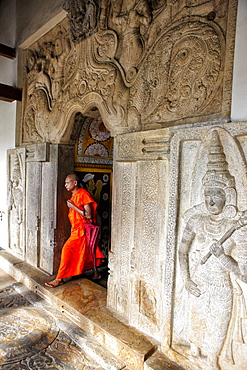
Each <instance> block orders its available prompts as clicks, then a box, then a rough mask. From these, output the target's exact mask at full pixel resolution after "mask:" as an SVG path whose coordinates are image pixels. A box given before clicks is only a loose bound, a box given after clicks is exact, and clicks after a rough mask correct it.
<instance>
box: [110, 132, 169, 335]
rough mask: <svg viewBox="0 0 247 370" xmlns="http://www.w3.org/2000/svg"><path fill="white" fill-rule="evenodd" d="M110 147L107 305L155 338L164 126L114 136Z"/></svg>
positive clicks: (165, 152)
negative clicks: (111, 192) (111, 191)
mask: <svg viewBox="0 0 247 370" xmlns="http://www.w3.org/2000/svg"><path fill="white" fill-rule="evenodd" d="M114 146H115V155H114V158H115V162H114V171H113V175H114V180H113V183H114V186H113V206H112V214H113V221H112V223H113V225H114V227H113V229H112V246H111V252H110V253H109V268H110V276H109V280H108V307H109V308H111V309H113V310H114V311H116V312H117V314H119V315H121V316H122V317H123V318H124V319H125V320H127V321H128V322H129V323H130V324H131V325H133V326H135V327H138V328H142V329H141V330H145V331H146V332H147V333H152V335H153V336H155V337H156V338H157V339H160V324H161V322H160V318H161V311H162V284H157V282H160V281H161V280H160V279H162V276H164V266H165V240H166V226H167V225H166V216H167V201H168V199H167V190H168V173H169V165H168V158H169V136H168V131H166V130H163V131H162V135H161V133H160V132H157V133H156V132H152V133H151V134H150V132H148V133H147V132H142V133H132V134H125V135H119V136H118V137H117V138H116V141H115V142H114Z"/></svg>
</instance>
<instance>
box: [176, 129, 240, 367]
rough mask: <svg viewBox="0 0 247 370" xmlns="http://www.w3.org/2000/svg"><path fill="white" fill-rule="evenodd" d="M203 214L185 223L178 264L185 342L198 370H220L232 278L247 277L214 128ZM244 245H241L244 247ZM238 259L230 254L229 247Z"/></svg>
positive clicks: (231, 184)
mask: <svg viewBox="0 0 247 370" xmlns="http://www.w3.org/2000/svg"><path fill="white" fill-rule="evenodd" d="M202 183H203V189H204V197H205V205H206V212H205V213H197V214H195V215H193V216H192V217H191V218H190V219H189V220H188V222H187V225H186V227H185V229H184V231H183V235H182V240H181V242H180V246H179V263H180V270H181V275H182V278H183V281H184V285H185V289H186V290H187V292H188V293H189V294H188V297H189V298H188V313H189V314H188V316H189V317H188V318H187V335H188V336H187V340H188V341H189V344H190V352H191V354H190V356H192V357H191V359H193V358H194V359H195V363H197V364H200V366H201V368H202V369H207V370H209V369H220V368H221V367H220V365H219V356H220V354H221V350H222V347H223V344H224V342H225V339H226V335H227V330H228V326H229V322H230V319H231V315H232V307H233V281H234V280H235V281H236V279H237V278H238V279H241V280H242V281H246V276H247V275H246V267H245V263H244V260H246V258H245V257H244V255H245V256H246V251H245V250H241V246H240V245H238V243H237V238H235V236H236V233H235V231H236V230H238V229H240V228H242V226H244V225H246V223H247V218H246V213H245V212H238V211H237V207H236V188H235V179H234V177H233V176H232V175H231V174H230V172H229V170H228V162H227V161H226V156H225V153H224V150H223V147H222V144H221V141H220V138H219V134H218V132H217V130H214V131H213V132H212V138H211V142H210V147H209V160H208V163H207V172H206V174H205V176H204V177H203V180H202ZM244 246H245V245H244ZM234 248H235V249H236V250H237V258H236V257H235V254H234V257H233V253H232V252H233V249H234Z"/></svg>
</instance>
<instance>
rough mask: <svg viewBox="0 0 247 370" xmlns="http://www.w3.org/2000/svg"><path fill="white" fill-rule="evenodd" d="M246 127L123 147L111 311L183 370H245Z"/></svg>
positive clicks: (131, 140) (168, 133) (177, 134)
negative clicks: (155, 342) (148, 337)
mask: <svg viewBox="0 0 247 370" xmlns="http://www.w3.org/2000/svg"><path fill="white" fill-rule="evenodd" d="M246 138H247V123H243V122H242V123H241V124H238V123H235V124H233V123H231V124H224V125H213V126H210V125H206V126H203V127H197V128H191V127H187V128H186V127H184V128H180V129H178V128H175V129H172V128H170V129H161V130H154V131H153V130H152V131H148V132H140V133H131V134H124V135H119V136H118V137H117V138H116V147H115V163H114V184H115V186H114V191H115V193H114V197H113V218H114V220H113V223H114V225H115V227H114V229H113V234H112V251H111V253H110V264H109V267H110V277H109V284H108V307H109V308H110V309H112V310H114V311H115V312H116V313H117V314H119V315H120V316H121V317H122V318H123V319H124V320H126V321H127V322H128V323H129V324H131V325H133V326H135V327H137V328H138V329H140V330H141V331H144V332H145V333H146V334H148V335H151V336H152V337H155V338H156V339H157V340H158V341H160V343H161V348H162V349H163V350H164V352H165V353H166V354H168V355H169V356H170V357H171V358H172V359H173V360H174V361H176V362H178V363H180V364H181V365H182V366H184V367H185V368H186V369H207V370H208V369H222V370H228V369H241V370H242V369H245V368H246V366H247V356H246V350H247V347H246V346H247V345H246V342H247V338H246V331H247V327H246V325H247V321H246V318H247V310H246V307H247V305H246V297H247V285H246V284H247V269H246V261H247V245H246V239H247V213H246V211H247V196H246V187H247V176H246V168H247V146H246V143H247V139H246Z"/></svg>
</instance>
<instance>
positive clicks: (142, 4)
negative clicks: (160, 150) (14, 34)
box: [20, 0, 237, 144]
mask: <svg viewBox="0 0 247 370" xmlns="http://www.w3.org/2000/svg"><path fill="white" fill-rule="evenodd" d="M65 8H66V10H67V12H68V18H66V19H64V20H63V21H62V22H61V23H60V24H59V25H57V26H56V27H54V29H52V30H51V31H49V32H48V33H47V34H45V35H44V36H42V37H41V38H40V39H39V40H38V41H37V42H36V43H34V44H32V45H30V47H29V49H28V50H26V51H25V67H26V68H25V72H24V75H23V79H24V82H23V85H24V92H23V96H24V99H23V114H22V129H21V137H20V143H36V142H45V141H49V142H53V143H67V144H69V143H71V142H72V140H71V137H72V136H73V135H72V136H71V133H72V120H71V117H72V116H73V115H74V114H75V113H77V112H81V113H82V114H83V115H85V116H91V117H93V115H94V112H95V109H96V110H97V109H98V110H99V113H100V115H101V117H102V119H103V121H104V123H105V125H106V127H107V129H109V130H110V131H111V133H112V135H117V134H120V133H124V132H128V131H139V130H141V129H149V128H162V127H167V126H171V125H174V124H180V123H184V122H186V123H191V122H193V123H194V122H198V121H199V122H201V121H207V120H209V119H210V120H215V119H221V120H222V121H223V120H226V119H229V118H230V105H231V83H232V66H233V50H234V35H235V21H236V10H237V0H227V1H221V0H217V1H215V0H209V1H192V2H191V1H179V2H178V1H175V2H174V1H164V2H160V1H158V2H157V1H151V0H138V1H136V0H132V1H127V0H124V1H122V2H119V1H117V2H110V1H107V0H104V1H101V3H100V4H99V3H98V1H96V0H90V1H88V2H87V4H86V2H85V1H84V0H83V1H82V0H80V1H79V0H78V1H69V0H67V1H66V4H65Z"/></svg>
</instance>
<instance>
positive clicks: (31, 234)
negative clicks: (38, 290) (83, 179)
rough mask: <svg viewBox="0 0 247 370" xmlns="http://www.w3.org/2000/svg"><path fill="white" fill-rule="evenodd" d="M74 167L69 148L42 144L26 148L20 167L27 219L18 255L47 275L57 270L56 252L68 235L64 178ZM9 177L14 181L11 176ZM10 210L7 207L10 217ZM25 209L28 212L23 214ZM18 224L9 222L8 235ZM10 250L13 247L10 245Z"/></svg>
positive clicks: (57, 255)
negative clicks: (21, 167)
mask: <svg viewBox="0 0 247 370" xmlns="http://www.w3.org/2000/svg"><path fill="white" fill-rule="evenodd" d="M16 151H18V149H17V150H16ZM23 159H24V160H25V157H23ZM12 162H13V161H12ZM73 166H74V164H73V147H72V146H68V145H56V144H54V145H53V144H50V143H43V144H35V145H28V146H27V147H26V166H25V165H24V167H23V168H25V170H26V182H25V184H26V193H25V192H23V194H26V197H25V207H23V216H22V217H25V220H26V223H25V225H26V228H25V235H26V238H25V243H23V245H24V246H23V248H22V249H23V251H22V252H21V253H19V256H20V257H22V258H23V259H25V260H26V261H27V262H28V263H30V264H31V265H32V266H35V267H38V268H40V269H42V270H44V271H46V272H48V273H50V274H53V273H54V272H56V270H57V267H58V263H59V257H60V254H59V252H60V250H61V247H62V245H63V243H64V242H65V240H66V239H67V237H68V235H69V222H68V219H67V213H68V211H67V206H66V202H65V200H66V197H67V198H68V196H69V194H67V192H66V190H65V189H64V179H65V177H66V175H67V174H68V173H71V172H73ZM12 172H13V171H12ZM11 176H12V178H13V174H12V175H11ZM11 189H12V190H11V192H10V193H9V194H12V193H13V192H14V189H15V188H14V186H12V187H11ZM10 199H11V198H10ZM12 208H13V207H12ZM12 208H11V206H10V209H11V210H10V215H12V214H13V210H12ZM13 209H14V208H13ZM25 209H27V210H28V212H27V213H26V215H25V213H24V210H25ZM11 217H12V219H13V216H11ZM17 225H18V222H17V221H15V222H10V235H15V234H14V232H15V228H16V227H17ZM10 240H12V239H11V238H10ZM12 244H13V243H12ZM20 245H21V244H20ZM10 248H11V249H13V248H16V247H13V246H12V245H11V246H10ZM19 249H20V248H19Z"/></svg>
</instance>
